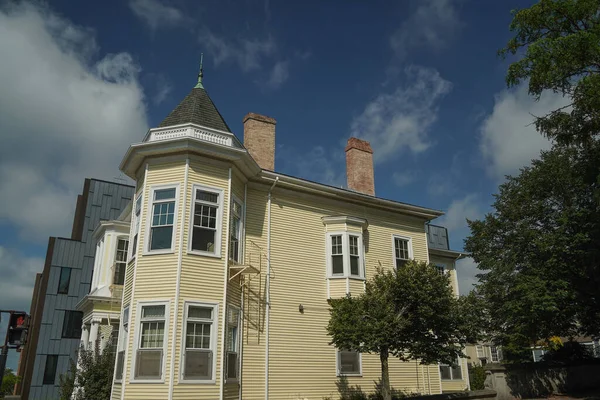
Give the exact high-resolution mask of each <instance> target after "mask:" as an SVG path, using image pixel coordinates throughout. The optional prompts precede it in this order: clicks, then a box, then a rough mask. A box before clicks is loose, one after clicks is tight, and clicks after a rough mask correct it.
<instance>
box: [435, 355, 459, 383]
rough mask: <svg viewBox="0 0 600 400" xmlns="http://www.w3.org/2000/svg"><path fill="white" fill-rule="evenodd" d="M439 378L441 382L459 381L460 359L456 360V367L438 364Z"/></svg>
mask: <svg viewBox="0 0 600 400" xmlns="http://www.w3.org/2000/svg"><path fill="white" fill-rule="evenodd" d="M440 377H441V378H442V380H461V379H462V368H461V366H460V358H459V359H457V360H456V365H454V366H451V365H448V364H440Z"/></svg>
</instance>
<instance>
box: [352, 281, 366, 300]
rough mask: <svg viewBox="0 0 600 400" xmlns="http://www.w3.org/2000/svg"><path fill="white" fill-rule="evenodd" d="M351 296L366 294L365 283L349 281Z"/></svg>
mask: <svg viewBox="0 0 600 400" xmlns="http://www.w3.org/2000/svg"><path fill="white" fill-rule="evenodd" d="M348 286H349V287H350V295H352V296H358V295H360V294H362V293H364V292H365V281H363V280H362V279H349V280H348Z"/></svg>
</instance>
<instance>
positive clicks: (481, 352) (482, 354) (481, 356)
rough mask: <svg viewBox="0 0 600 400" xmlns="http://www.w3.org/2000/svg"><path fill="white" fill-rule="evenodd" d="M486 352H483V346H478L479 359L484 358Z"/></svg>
mask: <svg viewBox="0 0 600 400" xmlns="http://www.w3.org/2000/svg"><path fill="white" fill-rule="evenodd" d="M484 357H485V352H484V351H483V346H482V345H477V358H484Z"/></svg>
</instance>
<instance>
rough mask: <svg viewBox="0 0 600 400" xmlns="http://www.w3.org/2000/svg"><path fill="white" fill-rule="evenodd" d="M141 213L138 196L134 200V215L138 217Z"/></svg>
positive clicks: (140, 200) (140, 202)
mask: <svg viewBox="0 0 600 400" xmlns="http://www.w3.org/2000/svg"><path fill="white" fill-rule="evenodd" d="M141 211H142V196H141V195H140V196H138V198H137V199H135V215H137V216H139V215H140V212H141Z"/></svg>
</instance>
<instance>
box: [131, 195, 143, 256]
mask: <svg viewBox="0 0 600 400" xmlns="http://www.w3.org/2000/svg"><path fill="white" fill-rule="evenodd" d="M138 198H140V199H141V201H140V215H139V217H138V216H136V215H135V213H136V210H137V207H136V204H137V200H138ZM142 207H144V190H143V189H142V190H140V192H139V194H137V195H136V196H134V198H133V204H132V206H131V224H132V225H131V233H130V234H129V243H130V244H131V245H130V246H129V254H128V257H127V262H129V261H131V260H133V259H134V258H135V255H136V253H137V247H138V246H139V245H140V231H141V230H142V229H141V228H142V221H139V223H138V221H136V220H137V219H141V218H142ZM136 225H137V232H135V229H136ZM135 235H137V236H138V241H137V243H136V244H135V248H134V246H133V242H134V241H135Z"/></svg>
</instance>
